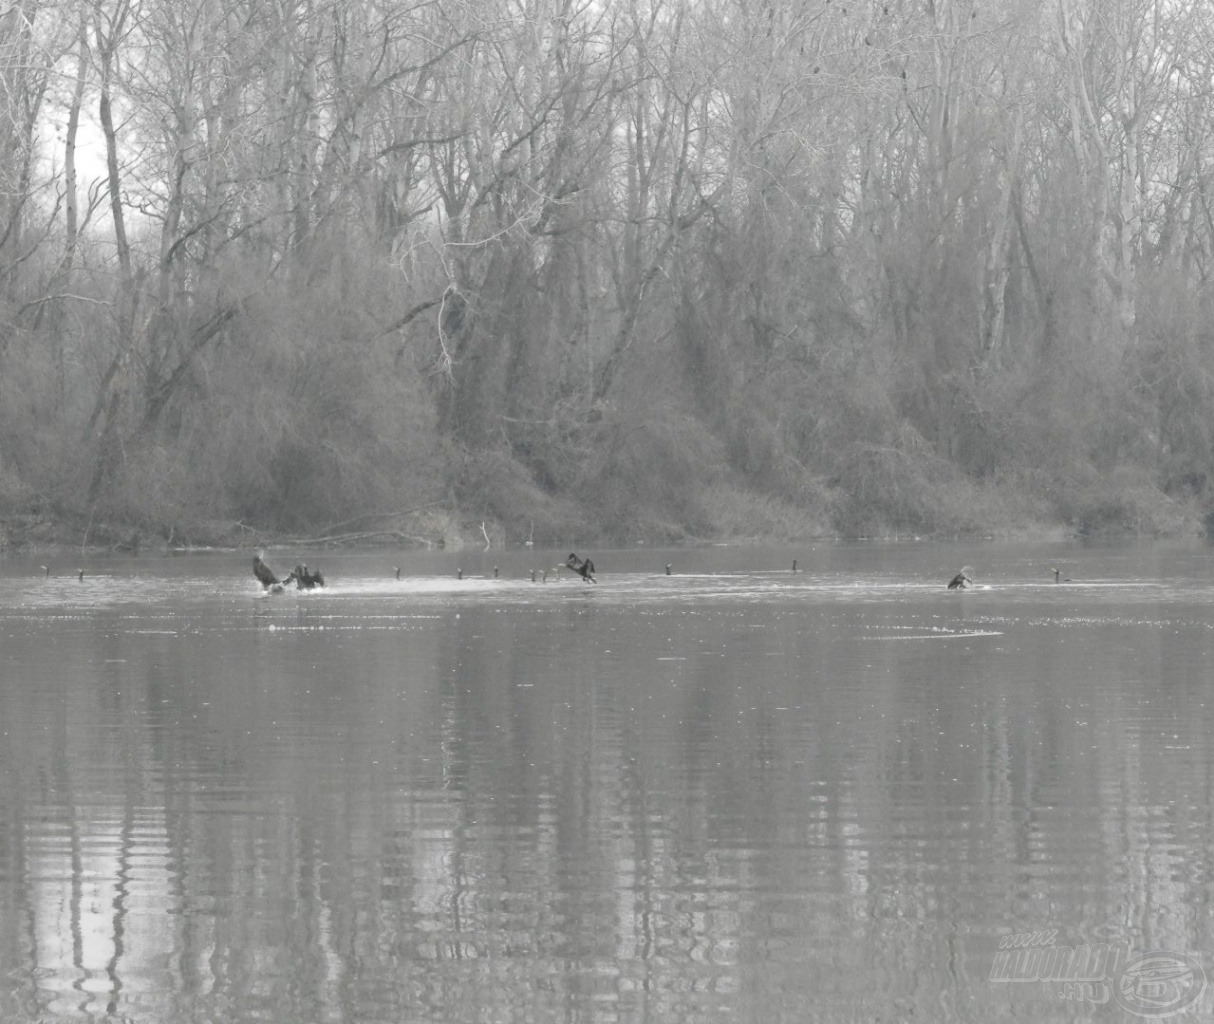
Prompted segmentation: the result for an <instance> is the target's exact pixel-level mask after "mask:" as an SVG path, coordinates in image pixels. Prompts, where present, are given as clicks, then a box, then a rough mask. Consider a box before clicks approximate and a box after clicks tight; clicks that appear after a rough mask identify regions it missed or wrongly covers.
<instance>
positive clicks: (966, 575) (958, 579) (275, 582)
mask: <svg viewBox="0 0 1214 1024" xmlns="http://www.w3.org/2000/svg"><path fill="white" fill-rule="evenodd" d="M394 568H395V573H396V578H397V579H400V567H399V566H396V567H394ZM565 570H569V571H570V572H573V573H575V574H576V575H578V576H581V577H582V579H583V580H585V581H586V582H587V583H598V580H597V579H595V576H594V572H595V570H594V562H593V561H591V560H590V559H589V558H579V557H578V556H577V553H576V552H573V551H571V552H570V553H569V557H568V558H566V559H565V561H564V562H562V563H561V564H560V565H557V566H554V567H553V568H552V569H532V570H531V582H532V583H535V582H537V581H542V582H544V583H547V582H548V576H549V574H550V573H551V574H553V575H554V576H556V577H557V578H558V579H559V578H560V574H561V573H562V572H563V571H565ZM790 571H792V572H796V571H797V560H796V559H795V558H794V559H793V561H792V569H791V570H790ZM973 571H974V568H973V566H970V565H964V566H962V567H961V571H960V572H959V573H957V575H955V576H954V577H953V578H952V579H950V580H949V581H948V589H949V590H965V589H966V588H967V587H972V586H973V585H974V580H973V577H972V576H971V575H970V573H972V572H973ZM1051 572H1053V574H1054V582H1055V583H1059V582H1062V570H1060V569H1057V568H1055V569H1051ZM497 574H498V570H497V568H496V566H495V567H494V569H493V575H494V577H495V578H496V577H497ZM671 574H672V569H671V566H670V563H669V562H668V563H666V575H667V576H670V575H671ZM253 575H254V576H256V577H257V580H258V582H259V583H260V584H261V585H262V589H263V590H264V591H267V592H269V593H274V594H281V593H282V592H283V590H285V589H286V588H287V587H288V586H290V585H291V583H294V584H295V586H296V587H297V588H298V589H299V590H312V589H314V588H316V587H323V586H324V585H325V578H324V576H322V575H321V573H320V570H319V569H317V570H315V571H312V570H309V569H308V567H307V566H306V565H302V564H301V565H296V566H295V568H294V569H292V570H291V571H290V572H289V573H287V575H286V576H284V577H283V578H282V579H279V578H278V577H277V576H276V575H275V574H274V571H273V570H272V569H271V568H270V567H269V566H268V565H267V564H266V562H265V560H264V559H263V558H262V557H261V555H260V554H257V555H254V556H253ZM455 575H456V578H457V579H461V580H462V579H463V578H464V570H463V569H456V570H455ZM80 578H81V579H84V570H83V569H81V570H80ZM1066 582H1067V583H1071V582H1073V581H1072V580H1071V579H1070V578H1069V577H1067V579H1066Z"/></svg>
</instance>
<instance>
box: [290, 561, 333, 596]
mask: <svg viewBox="0 0 1214 1024" xmlns="http://www.w3.org/2000/svg"><path fill="white" fill-rule="evenodd" d="M292 580H294V581H295V587H296V589H297V590H312V589H313V588H315V587H323V586H324V585H325V578H324V576H322V575H321V573H320V570H319V569H317V570H316V571H315V572H311V571H309V569H308V567H307V566H306V565H297V566H296V567H295V568H294V569H292V570H291V572H290V574H289V575H288V576H287V578H286V579H285V580H283V581H282V582H283V585H284V586H285V585H286V584H288V583H290V582H291V581H292Z"/></svg>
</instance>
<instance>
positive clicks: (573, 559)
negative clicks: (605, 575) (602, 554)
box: [565, 551, 598, 583]
mask: <svg viewBox="0 0 1214 1024" xmlns="http://www.w3.org/2000/svg"><path fill="white" fill-rule="evenodd" d="M565 565H566V566H567V567H568V568H570V569H572V570H573V571H574V572H576V573H577V574H578V575H579V576H581V577H582V579H584V580H585V581H586V582H587V583H598V580H596V579H595V578H594V563H593V562H592V561H590V559H589V558H578V556H577V555H576V554H575V553H574V552H572V551H571V552H569V557H568V558H566V559H565Z"/></svg>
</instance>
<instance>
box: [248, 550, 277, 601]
mask: <svg viewBox="0 0 1214 1024" xmlns="http://www.w3.org/2000/svg"><path fill="white" fill-rule="evenodd" d="M253 575H254V576H256V577H257V581H258V582H259V583H260V584H261V585H262V587H263V588H264V589H266V590H273V591H274V593H276V594H278V593H281V592H282V580H280V579H279V578H278V577H277V576H275V575H274V570H273V569H271V568H270V567H269V566H268V565H266V563H265V562H264V561H262V557H261V555H254V556H253Z"/></svg>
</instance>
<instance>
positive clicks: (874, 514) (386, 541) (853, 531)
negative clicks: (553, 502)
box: [0, 489, 1210, 555]
mask: <svg viewBox="0 0 1214 1024" xmlns="http://www.w3.org/2000/svg"><path fill="white" fill-rule="evenodd" d="M967 497H968V498H969V501H968V503H967V504H966V505H965V506H964V510H963V514H950V515H942V516H941V517H940V521H939V522H938V523H937V524H934V525H933V524H931V523H926V522H923V521H922V519H921V517H910V519H911V520H915V521H906V520H905V519H904V520H903V521H898V520H897V519H894V518H893V517H890V516H889V515H888V509H871V510H865V511H864V513H863V514H858V513H857V509H856V507H855V506H854V505H853V506H852V507H850V508H849V509H847V513H848V514H847V515H846V517H845V519H846V521H847V523H848V524H849V527H850V528H846V529H840V528H839V527H838V525H837V522H836V521H835V520H836V518H837V516H832V515H831V512H832V511H834V512H835V513H838V512H839V511H840V510H839V508H838V507H837V506H836V507H835V508H834V509H833V510H832V509H831V508H830V507H829V503H822V502H815V503H813V504H812V505H811V506H810V507H809V508H800V507H796V506H792V505H790V504H789V503H786V502H779V501H775V500H773V499H771V498H769V497H766V496H762V495H754V494H742V493H737V492H731V493H723V494H722V495H720V497H719V500H717V501H715V502H714V503H713V504H712V505H711V507H710V508H708V509H706V510H703V514H701V515H700V516H698V517H697V521H696V522H693V523H677V522H672V521H670V520H669V519H667V518H664V517H662V516H661V515H658V514H652V513H647V512H646V511H645V510H644V509H638V510H637V512H636V513H635V514H634V517H633V522H631V523H630V524H629V525H628V527H627V528H625V529H622V530H605V529H603V528H602V526H601V524H596V523H595V521H594V516H593V513H592V512H591V511H589V510H586V511H585V514H583V512H582V510H579V509H578V508H576V507H575V506H572V505H571V504H570V503H568V502H565V503H561V506H560V507H559V510H557V511H554V510H553V508H548V509H540V510H538V511H539V512H540V514H539V515H537V516H535V517H530V516H528V517H524V516H523V515H522V514H516V515H514V516H511V517H509V519H508V520H507V521H503V520H501V519H480V518H477V517H475V516H469V515H467V514H466V513H461V512H460V511H457V510H453V509H449V508H445V507H442V506H440V505H438V504H437V503H431V504H427V505H422V506H418V507H415V508H411V509H403V510H395V511H388V512H382V513H373V514H367V515H364V516H360V517H358V518H356V519H351V520H346V521H344V522H340V523H329V524H316V525H315V527H314V528H313V529H305V530H296V531H289V532H283V531H276V530H273V529H269V528H263V527H259V526H256V525H251V524H247V523H243V522H205V521H195V522H190V523H188V524H185V523H174V524H162V523H155V522H149V521H143V522H132V521H129V520H127V519H124V518H115V519H107V518H104V517H102V516H98V515H95V514H94V515H88V514H85V513H84V512H82V511H79V510H72V509H61V508H53V507H45V506H44V507H26V508H22V509H8V510H4V509H0V552H3V553H8V554H14V555H21V554H38V553H44V552H45V553H54V552H56V551H67V550H74V551H82V552H88V553H92V554H101V553H113V554H122V553H127V554H137V553H141V552H142V553H156V552H161V553H165V552H171V551H186V550H198V549H221V550H248V549H255V548H259V547H270V546H275V547H293V546H294V547H312V548H322V549H340V548H343V547H345V548H349V547H377V546H383V547H396V548H415V549H418V550H424V549H442V550H453V551H458V550H461V549H464V548H483V547H484V546H486V545H489V546H492V547H495V548H502V547H514V546H521V545H524V544H526V543H528V542H530V543H532V544H536V545H539V546H556V547H560V546H561V545H562V544H566V543H581V544H585V543H596V544H617V545H619V544H658V545H668V546H671V545H696V544H706V543H712V544H728V545H739V546H740V545H753V544H773V543H774V544H780V543H796V542H802V541H813V540H863V539H871V540H896V539H907V538H916V539H929V540H1037V541H1063V540H1070V539H1118V538H1137V539H1182V538H1194V537H1203V536H1207V535H1208V533H1209V532H1210V531H1209V529H1208V525H1209V524H1208V522H1207V520H1206V519H1205V518H1204V517H1203V516H1202V513H1201V508H1200V506H1199V505H1198V504H1197V503H1196V502H1189V503H1183V502H1177V501H1175V500H1172V499H1170V498H1168V497H1167V496H1165V495H1163V494H1161V493H1160V492H1157V491H1155V492H1144V491H1142V490H1127V491H1126V492H1123V493H1120V494H1114V493H1111V492H1110V493H1106V494H1103V495H1100V496H1098V497H1097V499H1096V500H1093V501H1091V502H1089V503H1088V504H1087V505H1086V506H1084V507H1083V508H1081V509H1079V510H1076V513H1075V514H1073V515H1072V516H1070V517H1068V518H1067V519H1060V518H1056V517H1053V516H1050V515H1049V514H1048V513H1049V510H1048V508H1047V506H1046V504H1045V503H1043V502H1041V501H1040V500H1034V499H1033V498H1031V497H1026V496H1025V495H1024V494H1021V493H1018V494H1000V493H999V492H998V491H997V490H996V489H991V490H989V491H988V492H986V493H981V494H980V493H979V492H977V491H975V492H974V493H973V494H970V495H968V496H967ZM545 513H547V514H545Z"/></svg>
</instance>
